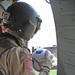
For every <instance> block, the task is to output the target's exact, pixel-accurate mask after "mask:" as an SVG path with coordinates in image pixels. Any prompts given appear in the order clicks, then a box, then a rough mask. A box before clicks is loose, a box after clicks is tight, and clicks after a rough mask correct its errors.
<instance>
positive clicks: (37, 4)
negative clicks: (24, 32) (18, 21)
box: [20, 0, 57, 49]
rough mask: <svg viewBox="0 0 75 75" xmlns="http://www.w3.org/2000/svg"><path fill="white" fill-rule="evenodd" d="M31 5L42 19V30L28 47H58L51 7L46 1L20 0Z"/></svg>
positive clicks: (29, 42)
mask: <svg viewBox="0 0 75 75" xmlns="http://www.w3.org/2000/svg"><path fill="white" fill-rule="evenodd" d="M20 1H23V2H26V3H28V4H30V5H31V6H32V7H33V8H34V9H35V10H36V11H37V13H38V14H39V15H40V17H41V19H42V24H41V29H40V30H39V31H38V32H37V34H35V35H34V37H33V38H31V40H30V41H28V47H29V48H30V49H32V47H33V46H40V47H52V46H53V45H57V40H56V30H55V23H54V18H53V13H52V9H51V5H50V4H48V3H46V1H45V0H20Z"/></svg>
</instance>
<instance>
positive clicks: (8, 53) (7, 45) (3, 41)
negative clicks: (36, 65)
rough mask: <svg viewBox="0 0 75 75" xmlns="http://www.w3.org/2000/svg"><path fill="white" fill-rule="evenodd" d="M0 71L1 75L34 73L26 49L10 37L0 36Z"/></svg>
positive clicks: (28, 74)
mask: <svg viewBox="0 0 75 75" xmlns="http://www.w3.org/2000/svg"><path fill="white" fill-rule="evenodd" d="M0 73H2V74H3V75H35V73H34V70H33V67H32V57H31V55H30V53H29V51H28V49H27V48H22V47H20V46H19V45H18V44H17V43H16V42H15V41H14V40H13V39H11V38H7V37H0ZM0 75H1V74H0Z"/></svg>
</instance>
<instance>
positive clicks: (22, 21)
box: [5, 2, 42, 40]
mask: <svg viewBox="0 0 75 75" xmlns="http://www.w3.org/2000/svg"><path fill="white" fill-rule="evenodd" d="M6 12H7V13H9V14H10V16H9V17H8V19H7V24H6V27H7V28H9V29H11V30H12V31H14V32H15V33H17V35H19V37H20V38H22V39H25V40H29V39H30V38H31V37H32V36H33V35H34V34H35V33H36V32H37V31H38V30H39V29H40V25H41V22H42V20H41V18H40V16H39V15H38V13H37V12H36V11H35V10H34V9H33V8H32V7H31V6H30V5H29V4H27V3H25V2H15V3H13V4H12V5H10V6H9V7H8V8H7V10H6ZM5 19H6V18H5ZM11 34H12V33H11Z"/></svg>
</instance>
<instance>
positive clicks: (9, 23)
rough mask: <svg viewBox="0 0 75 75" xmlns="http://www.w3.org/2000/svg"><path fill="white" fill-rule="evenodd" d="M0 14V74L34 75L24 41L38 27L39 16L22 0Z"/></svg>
mask: <svg viewBox="0 0 75 75" xmlns="http://www.w3.org/2000/svg"><path fill="white" fill-rule="evenodd" d="M2 15H3V21H2V25H1V30H2V32H1V34H0V75H35V74H34V72H33V67H32V57H31V55H30V53H29V52H30V50H29V49H28V48H27V46H26V42H27V41H29V40H30V39H31V38H32V37H33V36H34V34H36V32H37V31H38V30H39V29H40V25H41V22H42V20H41V19H40V16H39V15H38V14H37V12H36V11H35V10H34V9H33V8H32V7H31V6H30V5H29V4H27V3H24V2H15V3H13V4H12V5H10V6H9V7H8V8H7V9H6V11H4V12H3V14H2Z"/></svg>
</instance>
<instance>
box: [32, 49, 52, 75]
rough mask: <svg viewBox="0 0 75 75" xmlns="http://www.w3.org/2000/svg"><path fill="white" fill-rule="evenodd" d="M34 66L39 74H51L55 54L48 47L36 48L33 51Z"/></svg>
mask: <svg viewBox="0 0 75 75" xmlns="http://www.w3.org/2000/svg"><path fill="white" fill-rule="evenodd" d="M32 58H33V68H34V69H35V70H37V71H38V72H40V73H39V75H49V71H50V69H51V68H52V67H53V66H52V59H53V54H52V53H51V52H50V51H49V50H46V49H42V50H36V51H34V52H33V53H32Z"/></svg>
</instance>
